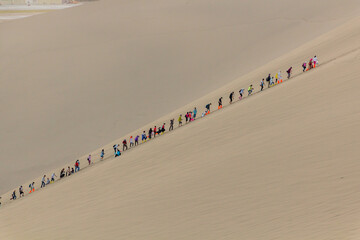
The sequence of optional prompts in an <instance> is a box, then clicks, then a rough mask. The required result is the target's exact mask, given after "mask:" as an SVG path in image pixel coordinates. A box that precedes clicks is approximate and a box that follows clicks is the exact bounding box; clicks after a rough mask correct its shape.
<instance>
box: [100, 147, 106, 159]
mask: <svg viewBox="0 0 360 240" xmlns="http://www.w3.org/2000/svg"><path fill="white" fill-rule="evenodd" d="M104 156H105V150H104V149H102V150H101V153H100V160H104Z"/></svg>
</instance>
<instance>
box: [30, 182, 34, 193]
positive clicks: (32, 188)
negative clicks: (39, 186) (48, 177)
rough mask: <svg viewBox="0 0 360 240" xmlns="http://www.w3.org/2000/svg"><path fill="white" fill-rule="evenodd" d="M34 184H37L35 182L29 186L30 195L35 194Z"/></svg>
mask: <svg viewBox="0 0 360 240" xmlns="http://www.w3.org/2000/svg"><path fill="white" fill-rule="evenodd" d="M34 184H35V182H32V183H30V184H29V188H30V191H29V193H32V192H35V187H34Z"/></svg>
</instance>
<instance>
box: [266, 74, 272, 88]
mask: <svg viewBox="0 0 360 240" xmlns="http://www.w3.org/2000/svg"><path fill="white" fill-rule="evenodd" d="M270 80H271V74H270V73H269V76H267V78H266V81H267V82H268V88H269V87H270V85H271V84H270Z"/></svg>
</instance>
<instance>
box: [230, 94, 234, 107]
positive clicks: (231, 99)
mask: <svg viewBox="0 0 360 240" xmlns="http://www.w3.org/2000/svg"><path fill="white" fill-rule="evenodd" d="M233 97H234V92H231V93H230V95H229V99H230V101H229V103H230V104H231V103H232V101H233Z"/></svg>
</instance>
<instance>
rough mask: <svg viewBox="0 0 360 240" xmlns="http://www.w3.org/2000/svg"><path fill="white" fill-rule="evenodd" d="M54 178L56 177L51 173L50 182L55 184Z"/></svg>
mask: <svg viewBox="0 0 360 240" xmlns="http://www.w3.org/2000/svg"><path fill="white" fill-rule="evenodd" d="M55 177H57V176H56V175H55V173H53V174H52V175H51V182H55Z"/></svg>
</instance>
